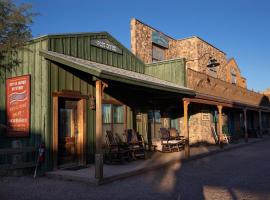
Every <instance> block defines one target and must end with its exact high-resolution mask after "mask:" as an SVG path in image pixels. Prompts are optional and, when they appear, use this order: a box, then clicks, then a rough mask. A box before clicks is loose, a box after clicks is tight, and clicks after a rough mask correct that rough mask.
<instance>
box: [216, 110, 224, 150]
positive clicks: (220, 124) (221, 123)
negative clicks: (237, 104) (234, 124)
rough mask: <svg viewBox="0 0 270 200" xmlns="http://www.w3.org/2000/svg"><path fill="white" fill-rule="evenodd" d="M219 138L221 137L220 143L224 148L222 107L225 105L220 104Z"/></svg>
mask: <svg viewBox="0 0 270 200" xmlns="http://www.w3.org/2000/svg"><path fill="white" fill-rule="evenodd" d="M217 107H218V138H219V145H220V147H221V148H223V142H224V141H223V132H222V125H223V120H222V108H223V106H221V105H218V106H217Z"/></svg>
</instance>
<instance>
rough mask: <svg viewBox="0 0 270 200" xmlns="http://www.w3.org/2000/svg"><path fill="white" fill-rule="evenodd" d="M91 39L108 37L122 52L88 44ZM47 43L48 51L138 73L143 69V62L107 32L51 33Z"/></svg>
mask: <svg viewBox="0 0 270 200" xmlns="http://www.w3.org/2000/svg"><path fill="white" fill-rule="evenodd" d="M92 39H108V40H110V41H111V42H112V43H114V44H115V45H116V46H118V47H119V48H120V49H122V50H123V54H119V53H115V52H111V51H108V50H106V49H102V48H99V47H95V46H92V45H91V44H90V41H91V40H92ZM49 44H50V45H49V50H50V51H55V52H58V53H63V54H66V55H70V56H74V57H78V58H82V59H85V60H91V61H94V62H98V63H103V64H107V65H111V66H114V67H118V68H123V69H127V70H131V71H136V72H139V73H144V71H145V69H144V68H145V65H144V63H143V62H142V61H141V60H139V59H138V58H137V57H136V56H134V55H133V54H132V53H131V52H130V51H129V50H127V49H126V48H125V47H124V46H123V45H121V44H120V43H119V42H118V41H116V40H115V39H114V38H113V37H111V36H110V35H109V34H107V33H89V34H78V35H76V34H72V35H51V36H49Z"/></svg>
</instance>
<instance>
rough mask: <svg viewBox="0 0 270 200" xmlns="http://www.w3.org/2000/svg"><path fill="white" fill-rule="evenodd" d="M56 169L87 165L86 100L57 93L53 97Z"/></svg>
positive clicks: (74, 95)
mask: <svg viewBox="0 0 270 200" xmlns="http://www.w3.org/2000/svg"><path fill="white" fill-rule="evenodd" d="M53 155H54V156H53V159H54V160H53V162H54V168H70V167H76V166H82V165H86V98H85V97H84V96H83V95H78V94H73V95H70V94H69V93H68V94H66V93H57V94H54V96H53Z"/></svg>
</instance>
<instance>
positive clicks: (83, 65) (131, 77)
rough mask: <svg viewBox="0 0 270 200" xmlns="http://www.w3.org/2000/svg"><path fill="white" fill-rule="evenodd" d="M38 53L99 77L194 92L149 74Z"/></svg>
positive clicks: (177, 91) (149, 86) (61, 55)
mask: <svg viewBox="0 0 270 200" xmlns="http://www.w3.org/2000/svg"><path fill="white" fill-rule="evenodd" d="M40 54H41V55H42V56H44V57H45V58H47V59H49V60H52V61H55V62H58V63H61V64H64V65H67V66H70V67H73V68H75V69H78V70H80V71H84V72H86V73H89V74H92V75H94V76H96V77H99V78H105V79H109V80H115V81H119V82H124V83H128V84H132V85H138V86H143V87H148V88H154V89H158V90H163V91H169V92H175V93H180V94H189V95H195V92H194V90H192V89H189V88H187V87H183V86H180V85H177V84H175V83H172V82H168V81H165V80H161V79H158V78H156V77H153V76H150V75H146V74H142V73H138V72H134V71H129V70H126V69H121V68H117V67H113V66H110V65H105V64H101V63H97V62H93V61H89V60H84V59H80V58H76V57H72V56H68V55H65V54H61V53H56V52H53V51H47V50H40Z"/></svg>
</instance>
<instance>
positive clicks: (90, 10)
mask: <svg viewBox="0 0 270 200" xmlns="http://www.w3.org/2000/svg"><path fill="white" fill-rule="evenodd" d="M15 2H16V3H22V2H25V3H32V4H33V11H35V12H38V13H40V15H39V16H37V17H35V18H34V24H33V25H32V32H33V36H38V35H44V34H49V33H67V32H68V33H69V32H97V31H107V32H109V33H111V34H112V35H113V36H114V37H115V38H116V39H118V40H119V41H120V42H121V43H122V44H124V45H125V46H126V47H128V48H130V19H131V18H133V17H135V18H137V19H139V20H141V21H143V22H145V23H146V24H148V25H151V26H153V27H155V28H156V29H158V30H160V31H162V32H164V33H166V34H168V35H170V36H172V37H174V38H176V39H181V38H185V37H189V36H193V35H196V36H199V37H201V38H203V39H204V40H206V41H208V42H209V43H211V44H213V45H214V46H216V47H217V48H219V49H221V50H222V51H224V52H226V53H227V57H228V58H231V57H234V58H235V59H236V62H237V63H238V66H239V67H240V70H241V72H242V76H244V77H246V78H247V83H248V88H249V89H252V88H253V89H254V90H255V91H262V90H265V89H266V88H268V87H270V0H174V1H173V0H163V1H162V0H15Z"/></svg>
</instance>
